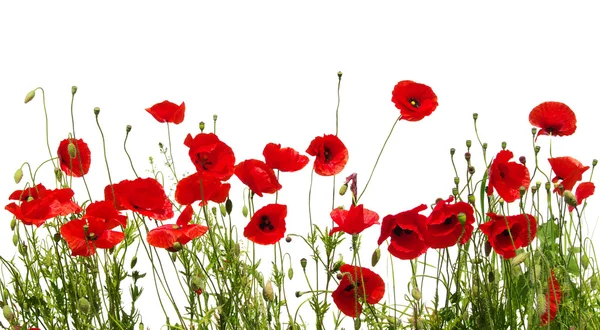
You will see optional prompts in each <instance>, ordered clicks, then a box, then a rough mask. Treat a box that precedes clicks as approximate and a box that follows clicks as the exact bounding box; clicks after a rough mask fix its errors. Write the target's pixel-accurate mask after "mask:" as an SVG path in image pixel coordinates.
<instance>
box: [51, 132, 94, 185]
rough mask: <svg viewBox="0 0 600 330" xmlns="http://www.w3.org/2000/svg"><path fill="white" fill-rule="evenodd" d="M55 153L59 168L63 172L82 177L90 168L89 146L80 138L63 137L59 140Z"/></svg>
mask: <svg viewBox="0 0 600 330" xmlns="http://www.w3.org/2000/svg"><path fill="white" fill-rule="evenodd" d="M69 145H71V147H69ZM69 148H71V151H69ZM57 153H58V161H59V163H60V169H61V170H62V171H63V172H65V174H67V175H72V176H74V177H82V176H84V175H85V174H87V173H88V171H89V170H90V163H91V159H92V157H91V152H90V148H89V147H88V145H87V143H85V142H84V141H83V140H82V139H76V140H75V139H64V140H62V141H60V144H59V145H58V151H57ZM71 156H73V157H71Z"/></svg>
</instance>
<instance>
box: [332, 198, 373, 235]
mask: <svg viewBox="0 0 600 330" xmlns="http://www.w3.org/2000/svg"><path fill="white" fill-rule="evenodd" d="M329 215H330V216H331V219H332V220H333V222H335V223H336V224H337V225H338V227H335V228H333V229H331V231H330V232H329V236H331V235H333V234H334V233H337V232H338V231H343V232H345V233H346V234H350V235H356V234H360V233H361V232H362V231H363V230H365V229H367V228H369V227H371V226H372V225H375V224H379V215H378V214H377V213H375V212H373V211H371V210H367V209H365V208H364V207H363V205H362V204H360V205H358V206H354V205H351V206H350V210H343V209H339V208H337V209H334V210H333V211H331V213H330V214H329Z"/></svg>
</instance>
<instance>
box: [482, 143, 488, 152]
mask: <svg viewBox="0 0 600 330" xmlns="http://www.w3.org/2000/svg"><path fill="white" fill-rule="evenodd" d="M481 147H482V148H483V151H486V150H487V142H484V143H483V144H482V145H481Z"/></svg>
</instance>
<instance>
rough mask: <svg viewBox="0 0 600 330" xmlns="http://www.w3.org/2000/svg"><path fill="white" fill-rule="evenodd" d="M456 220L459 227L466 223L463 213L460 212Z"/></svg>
mask: <svg viewBox="0 0 600 330" xmlns="http://www.w3.org/2000/svg"><path fill="white" fill-rule="evenodd" d="M456 219H457V220H458V222H460V224H461V225H464V224H465V223H466V222H467V215H466V214H465V213H463V212H460V213H459V214H457V215H456Z"/></svg>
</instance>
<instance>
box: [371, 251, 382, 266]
mask: <svg viewBox="0 0 600 330" xmlns="http://www.w3.org/2000/svg"><path fill="white" fill-rule="evenodd" d="M380 258H381V250H379V247H377V248H376V249H375V251H373V254H372V255H371V266H373V267H375V265H377V263H378V262H379V259H380Z"/></svg>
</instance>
